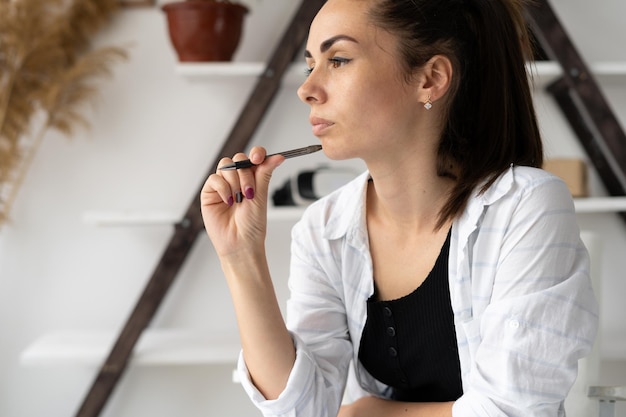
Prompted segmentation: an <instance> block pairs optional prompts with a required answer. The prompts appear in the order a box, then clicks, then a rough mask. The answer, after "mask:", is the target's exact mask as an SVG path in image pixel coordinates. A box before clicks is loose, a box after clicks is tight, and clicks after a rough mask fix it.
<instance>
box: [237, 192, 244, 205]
mask: <svg viewBox="0 0 626 417" xmlns="http://www.w3.org/2000/svg"><path fill="white" fill-rule="evenodd" d="M235 201H236V202H238V203H241V202H242V201H243V193H242V192H241V191H238V192H237V194H235Z"/></svg>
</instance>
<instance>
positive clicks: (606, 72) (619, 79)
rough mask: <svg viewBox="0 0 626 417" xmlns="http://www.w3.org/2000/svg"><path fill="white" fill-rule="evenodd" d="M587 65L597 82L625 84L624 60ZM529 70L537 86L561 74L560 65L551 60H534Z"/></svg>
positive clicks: (545, 84) (553, 79) (625, 65)
mask: <svg viewBox="0 0 626 417" xmlns="http://www.w3.org/2000/svg"><path fill="white" fill-rule="evenodd" d="M587 65H588V66H589V70H590V71H591V73H592V74H593V75H594V76H595V78H596V80H597V81H598V83H600V84H619V85H621V86H626V62H596V63H590V64H587ZM530 70H531V72H532V74H534V75H535V79H534V82H535V86H536V87H538V88H541V87H545V86H547V85H548V84H550V83H551V82H553V81H556V79H557V78H559V77H560V76H562V75H563V70H562V69H561V66H560V65H559V64H558V63H556V62H551V61H538V62H535V63H534V64H532V66H531V67H530Z"/></svg>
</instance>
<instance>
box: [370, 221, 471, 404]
mask: <svg viewBox="0 0 626 417" xmlns="http://www.w3.org/2000/svg"><path fill="white" fill-rule="evenodd" d="M449 250H450V233H448V237H447V239H446V242H445V244H444V246H443V247H442V249H441V253H440V254H439V257H438V258H437V261H436V262H435V266H434V267H433V270H432V271H431V272H430V274H429V275H428V277H427V278H426V280H425V281H424V282H423V283H422V285H420V286H419V287H418V288H417V289H416V290H415V291H413V292H412V293H411V294H409V295H407V296H404V297H402V298H399V299H397V300H391V301H379V300H378V296H377V294H376V293H374V295H373V296H372V297H371V298H370V299H369V300H368V301H367V321H366V323H365V327H364V329H363V335H362V337H361V345H360V347H359V359H360V361H361V363H362V364H363V366H364V367H365V369H367V371H368V372H369V373H370V374H371V375H372V376H373V377H374V378H376V379H378V380H379V381H381V382H383V383H385V384H386V385H389V386H390V387H391V388H392V389H393V395H392V398H393V399H395V400H398V401H411V402H441V401H454V400H457V399H458V398H459V397H460V396H461V394H462V393H463V389H462V385H461V367H460V363H459V352H458V346H457V341H456V333H455V329H454V317H453V313H452V306H451V303H450V288H449V284H448V254H449Z"/></svg>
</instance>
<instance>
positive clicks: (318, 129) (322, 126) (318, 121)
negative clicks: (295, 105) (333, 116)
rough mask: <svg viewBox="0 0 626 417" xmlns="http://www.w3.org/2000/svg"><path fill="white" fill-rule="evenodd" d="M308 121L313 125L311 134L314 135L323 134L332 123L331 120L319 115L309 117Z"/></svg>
mask: <svg viewBox="0 0 626 417" xmlns="http://www.w3.org/2000/svg"><path fill="white" fill-rule="evenodd" d="M309 121H310V122H311V126H312V127H313V128H312V130H313V134H314V135H315V136H319V135H321V134H323V133H324V132H325V131H326V130H327V129H328V128H330V127H331V126H332V125H334V123H333V122H330V121H328V120H326V119H322V118H319V117H311V118H310V119H309Z"/></svg>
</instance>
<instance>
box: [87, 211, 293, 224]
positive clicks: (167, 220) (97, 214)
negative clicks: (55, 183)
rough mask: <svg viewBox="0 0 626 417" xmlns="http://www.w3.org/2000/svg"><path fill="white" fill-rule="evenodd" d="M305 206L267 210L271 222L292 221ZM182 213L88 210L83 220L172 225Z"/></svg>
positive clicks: (89, 221)
mask: <svg viewBox="0 0 626 417" xmlns="http://www.w3.org/2000/svg"><path fill="white" fill-rule="evenodd" d="M303 212H304V207H272V208H269V209H268V211H267V220H268V221H269V222H272V223H275V222H282V221H284V222H292V223H295V222H296V221H298V220H299V219H300V217H301V216H302V213H303ZM182 216H183V215H182V214H178V213H174V212H173V211H140V210H123V211H101V210H100V211H87V212H85V213H83V218H82V220H83V222H84V223H86V224H89V225H92V226H99V227H129V226H171V225H174V224H176V223H177V222H179V221H180V220H182Z"/></svg>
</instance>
